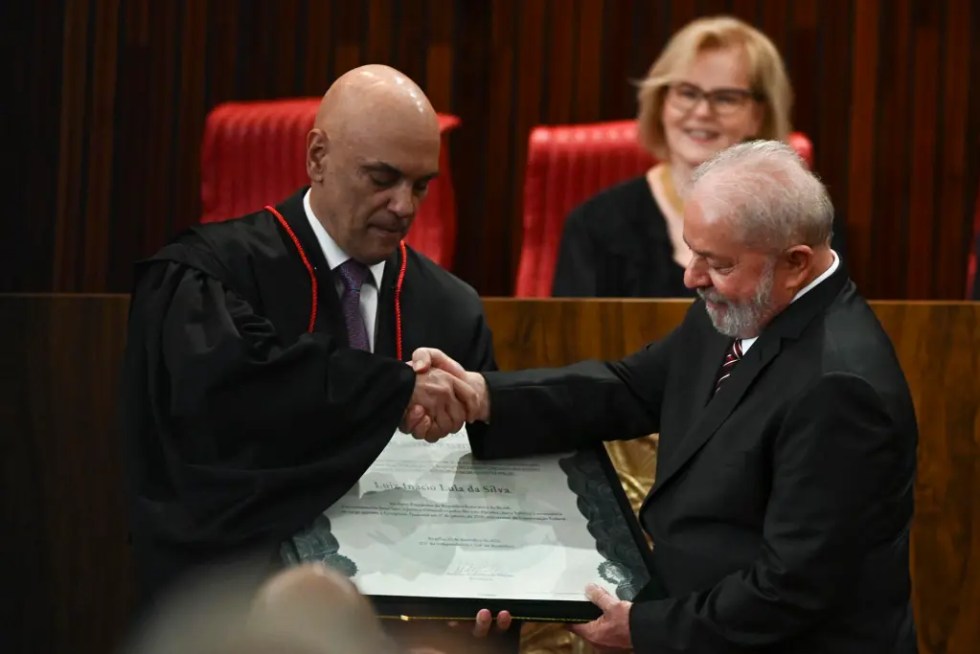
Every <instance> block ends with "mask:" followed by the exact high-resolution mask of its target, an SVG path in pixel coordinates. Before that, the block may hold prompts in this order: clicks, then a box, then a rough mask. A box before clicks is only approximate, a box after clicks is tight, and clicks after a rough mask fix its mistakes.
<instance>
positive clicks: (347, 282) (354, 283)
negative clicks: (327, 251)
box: [337, 259, 371, 351]
mask: <svg viewBox="0 0 980 654" xmlns="http://www.w3.org/2000/svg"><path fill="white" fill-rule="evenodd" d="M337 273H338V274H339V275H340V279H341V281H342V282H343V283H344V292H343V294H341V296H340V307H341V309H343V311H344V323H345V324H346V325H347V341H348V343H349V344H350V346H351V347H352V348H354V349H355V350H368V351H369V350H370V349H371V344H370V341H368V333H367V327H366V326H365V325H364V316H362V315H361V286H363V285H364V281H365V280H366V279H367V278H368V275H370V274H371V271H370V270H369V269H368V267H367V266H365V265H364V264H363V263H361V262H360V261H355V260H354V259H348V260H347V261H345V262H344V263H342V264H340V265H339V266H337Z"/></svg>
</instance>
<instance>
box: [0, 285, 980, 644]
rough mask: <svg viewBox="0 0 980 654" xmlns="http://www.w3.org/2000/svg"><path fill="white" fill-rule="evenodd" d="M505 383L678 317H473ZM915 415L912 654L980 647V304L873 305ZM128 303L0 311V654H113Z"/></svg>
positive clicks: (633, 312) (524, 305) (85, 299)
mask: <svg viewBox="0 0 980 654" xmlns="http://www.w3.org/2000/svg"><path fill="white" fill-rule="evenodd" d="M484 306H485V309H486V314H487V320H488V323H489V325H490V327H491V329H492V330H493V334H494V343H495V346H496V349H497V355H498V356H497V358H498V361H499V363H500V364H501V367H502V368H504V369H515V368H521V367H529V366H559V365H564V364H566V363H570V362H573V361H576V360H579V359H582V358H615V357H619V356H622V355H624V354H626V353H629V352H632V351H634V350H636V349H638V348H639V347H641V346H642V345H643V344H644V343H646V342H648V341H649V340H651V339H654V338H659V337H662V336H664V335H665V334H666V333H668V332H669V331H670V330H671V329H672V328H673V327H674V326H676V325H677V324H678V323H679V322H680V321H681V319H682V318H683V315H684V312H685V311H686V310H687V307H688V303H687V302H685V301H681V300H677V301H661V302H647V301H629V300H627V301H615V300H601V301H576V300H541V301H530V300H513V299H499V298H498V299H493V298H491V299H487V300H485V301H484ZM872 307H873V309H874V311H875V313H876V314H877V315H878V317H879V319H880V320H881V321H882V324H883V326H884V327H885V330H886V331H887V332H888V334H889V336H890V337H891V339H892V341H893V343H894V345H895V348H896V351H897V353H898V356H899V359H900V361H901V363H902V366H903V368H904V370H905V374H906V377H907V378H908V381H909V387H910V389H911V391H912V396H913V401H914V402H915V407H916V413H917V417H918V422H919V429H920V437H919V451H918V474H917V480H916V510H915V519H914V523H913V533H912V556H911V562H910V564H911V569H912V574H913V605H914V608H915V613H916V621H917V625H918V630H919V641H920V651H922V652H923V654H972V652H975V651H976V643H977V642H980V623H978V622H977V620H976V616H977V615H978V613H980V439H978V436H980V405H978V403H977V398H978V397H980V360H978V359H977V358H976V357H975V356H972V357H971V356H969V353H971V352H973V353H975V352H977V351H978V350H980V303H966V302H959V303H948V302H947V303H939V302H928V303H923V302H916V303H904V302H875V303H872ZM127 310H128V299H127V297H126V296H122V295H116V296H98V295H78V294H71V295H60V296H58V295H54V296H9V295H6V296H5V295H0V315H2V316H4V320H2V321H0V343H4V344H5V347H3V348H0V434H2V435H3V438H0V472H2V474H3V477H2V478H3V480H4V488H5V492H3V493H0V533H2V534H4V535H5V538H3V539H2V540H0V542H2V544H3V550H2V551H3V553H4V556H3V559H4V560H5V561H7V562H15V563H16V564H15V565H12V566H8V568H9V570H8V571H7V574H8V575H9V576H8V577H6V578H5V586H6V587H8V588H14V589H17V592H16V593H11V592H8V593H4V594H3V598H2V599H0V642H2V643H3V646H4V647H3V651H4V652H8V651H9V652H73V653H76V654H96V653H98V654H103V653H105V652H111V651H115V646H116V644H117V643H118V642H119V640H120V638H121V636H122V634H123V631H124V629H125V625H126V622H127V618H128V616H129V615H130V613H131V607H132V601H131V600H132V597H133V592H132V591H133V587H132V586H133V582H132V574H131V570H130V560H129V548H128V547H127V544H126V540H127V539H126V533H127V527H126V518H125V513H124V504H125V502H124V500H125V490H124V485H123V483H122V476H121V475H122V469H121V460H120V459H121V454H120V453H121V449H122V443H121V441H120V439H119V435H118V432H117V428H116V414H117V407H116V406H115V395H116V390H117V387H118V375H119V367H120V362H121V356H122V349H123V341H124V338H125V326H126V319H127Z"/></svg>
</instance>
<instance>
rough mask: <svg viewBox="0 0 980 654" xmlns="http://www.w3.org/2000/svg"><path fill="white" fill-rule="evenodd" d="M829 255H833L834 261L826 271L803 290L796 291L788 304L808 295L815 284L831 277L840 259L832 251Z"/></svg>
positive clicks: (838, 265)
mask: <svg viewBox="0 0 980 654" xmlns="http://www.w3.org/2000/svg"><path fill="white" fill-rule="evenodd" d="M830 253H831V254H832V255H834V260H833V262H832V263H831V264H830V266H829V267H828V268H827V270H825V271H823V273H821V274H820V276H819V277H817V278H816V279H814V280H813V281H812V282H810V283H809V284H807V285H806V286H804V287H803V288H801V289H800V290H798V291H797V292H796V295H794V296H793V299H792V300H791V301H790V304H792V303H793V302H796V301H797V300H799V299H800V298H801V297H803V296H804V295H806V294H807V293H809V292H810V291H812V290H813V289H814V288H816V286H817V284H819V283H820V282H822V281H823V280H825V279H827V278H828V277H830V276H831V275H833V274H834V272H835V271H836V270H837V269H838V268H839V267H840V258H839V257H838V256H837V253H836V252H834V251H833V250H831V251H830Z"/></svg>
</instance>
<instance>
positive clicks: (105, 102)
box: [0, 0, 980, 298]
mask: <svg viewBox="0 0 980 654" xmlns="http://www.w3.org/2000/svg"><path fill="white" fill-rule="evenodd" d="M0 11H2V12H3V14H2V16H3V18H4V19H5V20H3V21H2V22H3V25H2V26H0V33H2V35H3V37H4V39H3V45H2V46H0V47H2V48H3V53H4V55H5V56H4V58H3V59H4V64H3V65H4V66H5V67H9V68H10V73H11V74H10V75H9V77H10V81H9V82H8V86H9V87H10V89H12V90H13V91H14V92H13V93H11V94H7V95H8V98H10V100H8V101H7V102H8V107H7V109H6V110H5V112H6V113H7V115H8V116H9V118H10V120H5V123H6V124H5V128H6V131H7V132H8V133H7V135H6V136H7V137H8V139H7V142H8V143H11V144H12V146H11V148H10V150H9V153H10V154H9V155H8V156H7V157H4V162H3V164H0V165H2V166H3V171H2V172H3V179H4V184H5V185H6V186H9V188H8V189H7V191H6V192H5V194H4V195H5V197H6V198H7V205H6V209H7V211H6V212H5V214H4V218H3V219H2V222H0V246H2V248H3V250H2V254H3V256H2V257H0V290H57V291H104V290H112V291H124V290H128V288H129V281H130V270H131V263H132V261H133V260H134V259H136V258H138V257H140V256H143V255H146V254H148V253H150V252H152V251H153V250H155V249H156V248H157V247H159V246H160V245H161V244H162V243H163V242H164V241H165V239H167V238H168V237H169V236H170V235H172V234H173V233H174V232H175V231H176V230H178V229H179V228H180V227H182V226H184V225H186V224H188V223H190V222H192V221H194V220H195V219H196V218H197V216H198V215H199V213H200V200H199V163H198V157H199V151H200V137H201V132H202V129H203V125H204V119H205V115H206V113H207V111H208V110H209V109H210V108H212V107H213V106H214V105H215V104H217V103H219V102H221V101H225V100H233V99H234V100H244V99H258V98H274V97H282V96H299V95H319V94H321V93H322V92H323V91H324V90H325V88H326V87H327V85H328V84H329V83H330V81H331V80H332V79H334V78H335V77H336V76H337V75H338V74H339V73H341V72H343V71H345V70H347V69H349V68H350V67H353V66H355V65H358V64H361V63H367V62H383V63H389V64H392V65H394V66H396V67H398V68H400V69H402V70H403V71H405V72H406V73H408V74H409V75H410V76H412V77H413V78H414V79H416V80H417V81H418V82H419V83H420V84H421V85H422V86H423V87H424V88H425V89H426V91H427V92H428V94H429V95H430V97H431V99H432V101H433V104H434V105H435V106H436V108H437V109H439V110H440V111H448V112H452V113H455V114H457V115H459V116H460V117H461V118H462V119H463V127H462V129H461V130H459V131H458V132H456V133H455V134H454V136H453V137H452V150H453V152H452V154H453V162H454V165H453V170H452V174H453V177H454V179H455V184H456V188H457V191H458V196H457V197H458V201H459V215H460V223H461V224H460V229H459V236H458V238H459V241H458V250H457V251H458V256H457V258H456V260H457V262H458V263H457V270H456V272H457V273H458V274H459V275H460V276H462V277H463V278H464V279H466V280H467V281H469V282H471V283H472V284H474V285H475V286H476V288H477V289H478V290H479V291H480V292H481V293H483V294H502V295H506V294H510V293H511V291H512V289H513V276H514V271H515V268H516V264H517V253H518V251H519V248H520V229H519V226H520V205H521V189H522V177H523V164H524V157H525V152H526V142H527V136H528V132H529V130H530V128H531V127H532V126H533V125H535V124H539V123H563V122H584V121H595V120H604V119H617V118H624V117H628V116H631V115H633V113H634V110H635V102H634V98H633V91H632V89H631V87H630V85H629V83H628V80H630V79H634V78H637V77H639V76H641V75H642V74H643V73H644V71H645V70H646V68H647V67H648V66H649V64H650V63H651V61H652V60H653V59H654V57H655V55H656V54H657V52H658V51H659V50H660V49H661V48H662V47H663V45H664V44H665V42H666V40H667V38H668V36H669V35H670V34H671V33H672V32H673V31H675V30H676V29H677V28H678V27H680V26H682V25H684V24H685V23H686V22H688V21H689V20H691V19H693V18H695V17H697V16H701V15H708V14H716V13H719V12H726V13H731V14H734V15H736V16H739V17H741V18H743V19H746V20H748V21H749V22H751V23H753V24H755V25H757V26H758V27H760V28H762V29H763V30H764V31H765V32H767V33H768V34H769V35H770V36H771V37H772V38H773V40H774V41H775V42H776V44H777V46H778V47H779V48H780V49H781V51H782V52H783V54H784V57H785V59H786V61H787V64H788V67H789V70H790V73H791V76H792V78H793V79H794V80H795V82H796V92H797V102H796V107H795V110H794V122H795V126H796V127H797V128H798V129H801V130H802V131H804V132H806V133H807V134H809V135H810V136H811V138H812V139H813V141H814V144H815V151H816V169H817V170H818V172H819V173H820V174H821V175H822V176H823V178H824V179H825V180H826V182H827V183H828V185H829V186H830V189H831V193H832V196H833V197H834V199H835V202H836V204H837V206H838V208H839V211H840V212H841V213H842V214H843V215H844V216H845V219H846V224H847V230H848V237H849V239H848V240H849V242H850V253H849V254H850V262H851V266H852V269H853V274H854V276H855V278H856V279H857V281H858V282H859V283H860V284H861V286H862V288H863V289H864V291H865V293H866V295H868V296H870V297H887V298H905V297H908V298H928V297H935V298H959V297H963V294H964V281H965V271H966V255H967V251H968V246H969V244H970V242H971V239H970V231H971V220H970V216H971V214H972V207H973V198H975V197H976V191H977V176H978V173H980V147H978V146H980V49H978V48H976V47H971V44H972V43H976V42H977V41H980V5H978V3H977V2H976V1H975V0H944V1H942V2H936V1H934V0H794V1H793V2H789V1H785V0H359V1H358V0H283V1H282V2H271V1H269V2H246V1H244V0H225V1H219V0H174V1H172V2H153V1H151V0H65V1H62V2H59V1H57V0H38V1H37V2H34V3H29V2H11V3H4V8H3V9H2V10H0Z"/></svg>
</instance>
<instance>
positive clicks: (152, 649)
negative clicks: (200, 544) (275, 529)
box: [124, 564, 393, 654]
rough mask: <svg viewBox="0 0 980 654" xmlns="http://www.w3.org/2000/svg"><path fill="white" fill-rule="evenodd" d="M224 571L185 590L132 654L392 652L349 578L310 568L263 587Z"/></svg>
mask: <svg viewBox="0 0 980 654" xmlns="http://www.w3.org/2000/svg"><path fill="white" fill-rule="evenodd" d="M255 579H256V575H255V574H254V571H251V574H250V571H249V570H247V569H235V570H227V569H226V570H224V571H223V572H222V573H221V574H215V575H208V576H207V578H206V579H202V580H199V581H198V582H197V583H195V584H192V585H190V586H186V587H185V588H184V589H183V590H182V591H178V592H177V593H175V594H174V595H172V596H171V598H170V601H169V602H167V603H166V604H165V606H164V607H163V609H162V610H161V611H160V612H159V613H158V614H157V615H156V616H155V617H154V618H152V619H151V620H150V621H149V622H148V623H147V624H146V625H145V626H144V628H143V629H141V630H140V633H139V634H137V637H136V638H135V639H134V641H133V642H132V643H131V645H130V646H129V647H128V648H127V649H126V650H124V651H125V652H126V654H178V653H179V654H225V653H227V654H232V653H234V654H260V653H261V654H341V653H343V654H362V653H363V654H368V653H370V654H376V653H382V654H384V653H385V652H391V651H393V649H392V645H391V642H390V641H389V640H388V638H387V637H386V636H385V634H384V632H383V630H382V628H381V625H380V622H379V620H378V618H377V617H376V616H375V615H374V613H373V611H372V609H371V605H370V603H369V602H368V601H367V599H365V598H364V597H363V596H362V595H361V594H360V593H358V591H357V588H355V586H354V585H353V584H352V583H351V581H350V580H349V579H347V578H346V577H344V576H343V575H341V574H340V573H338V572H335V571H333V570H330V569H329V568H326V567H323V566H320V565H315V564H311V565H303V566H297V567H295V568H290V569H288V570H285V571H283V572H280V573H279V574H277V575H275V576H274V577H272V578H271V579H269V580H268V581H266V582H265V583H264V584H262V585H261V586H258V585H257V583H256V581H255Z"/></svg>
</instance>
